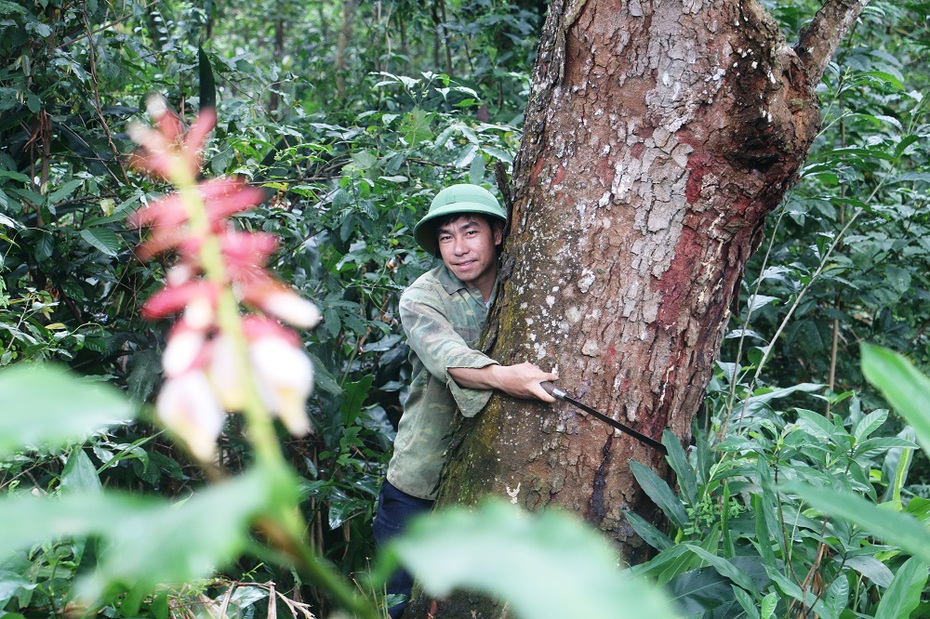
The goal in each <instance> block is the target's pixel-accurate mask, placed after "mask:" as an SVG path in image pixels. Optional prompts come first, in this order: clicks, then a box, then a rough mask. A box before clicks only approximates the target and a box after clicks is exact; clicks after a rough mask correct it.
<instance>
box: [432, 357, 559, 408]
mask: <svg viewBox="0 0 930 619" xmlns="http://www.w3.org/2000/svg"><path fill="white" fill-rule="evenodd" d="M448 371H449V376H451V377H452V380H454V381H455V382H456V383H458V384H459V386H461V387H465V388H466V389H496V390H498V391H503V392H504V393H506V394H507V395H511V396H513V397H515V398H524V399H533V398H536V399H538V400H542V401H543V402H555V398H554V397H552V396H551V395H549V394H548V393H546V390H545V389H543V388H542V387H541V386H540V383H542V382H544V381H553V380H558V378H559V377H558V375H556V374H553V373H552V372H544V371H542V370H541V369H539V368H538V367H537V366H535V365H533V364H532V363H529V362H525V363H518V364H516V365H497V364H494V365H487V366H485V367H483V368H449V370H448Z"/></svg>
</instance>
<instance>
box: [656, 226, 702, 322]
mask: <svg viewBox="0 0 930 619" xmlns="http://www.w3.org/2000/svg"><path fill="white" fill-rule="evenodd" d="M700 256H701V246H700V245H698V243H697V241H696V235H695V232H694V230H693V229H691V228H688V227H683V228H682V229H681V236H680V237H679V238H678V244H677V245H676V246H675V257H674V258H672V264H671V266H670V267H669V269H668V270H667V271H666V272H665V273H663V274H662V276H661V277H660V278H659V279H657V280H654V281H655V285H654V289H655V290H656V292H658V293H659V295H660V296H661V299H662V300H661V301H660V304H659V314H658V316H657V318H656V321H657V322H658V323H659V325H660V326H663V327H667V326H671V325H673V324H674V323H675V322H676V321H677V319H678V315H679V313H680V312H681V308H682V305H684V304H686V303H688V298H689V296H690V292H691V289H692V287H693V285H694V271H695V268H696V265H698V264H699V263H700Z"/></svg>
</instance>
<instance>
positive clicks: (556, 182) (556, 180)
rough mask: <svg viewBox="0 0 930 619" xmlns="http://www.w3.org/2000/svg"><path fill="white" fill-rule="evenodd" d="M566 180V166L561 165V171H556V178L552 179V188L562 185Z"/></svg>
mask: <svg viewBox="0 0 930 619" xmlns="http://www.w3.org/2000/svg"><path fill="white" fill-rule="evenodd" d="M564 180H565V166H563V165H560V166H559V169H558V170H556V171H555V178H554V179H552V186H553V187H555V186H556V185H560V184H561V183H562V181H564Z"/></svg>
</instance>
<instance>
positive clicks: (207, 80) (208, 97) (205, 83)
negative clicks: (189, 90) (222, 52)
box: [197, 47, 216, 109]
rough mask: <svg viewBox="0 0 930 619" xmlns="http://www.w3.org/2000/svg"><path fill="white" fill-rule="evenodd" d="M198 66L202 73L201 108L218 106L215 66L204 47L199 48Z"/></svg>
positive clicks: (200, 73) (199, 71)
mask: <svg viewBox="0 0 930 619" xmlns="http://www.w3.org/2000/svg"><path fill="white" fill-rule="evenodd" d="M197 66H198V73H199V75H200V109H204V108H215V107H216V82H215V80H214V78H213V67H211V66H210V59H209V58H207V53H206V52H205V51H203V48H202V47H198V48H197Z"/></svg>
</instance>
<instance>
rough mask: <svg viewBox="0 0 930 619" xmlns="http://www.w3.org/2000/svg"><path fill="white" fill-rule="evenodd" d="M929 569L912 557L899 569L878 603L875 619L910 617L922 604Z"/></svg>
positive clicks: (924, 563) (923, 562) (922, 562)
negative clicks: (921, 595) (921, 596)
mask: <svg viewBox="0 0 930 619" xmlns="http://www.w3.org/2000/svg"><path fill="white" fill-rule="evenodd" d="M927 567H928V566H927V563H926V562H925V561H922V560H920V559H918V558H917V557H911V558H910V559H908V560H907V561H906V562H905V563H904V565H902V566H901V567H899V568H898V573H897V574H895V576H894V580H893V581H892V582H891V586H890V587H888V590H887V591H885V593H884V595H882V599H881V601H879V603H878V609H877V610H876V612H875V619H898V617H910V616H911V611H912V610H914V609H915V608H917V605H918V604H920V594H921V592H923V589H924V585H926V584H927V576H928V575H927Z"/></svg>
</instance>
